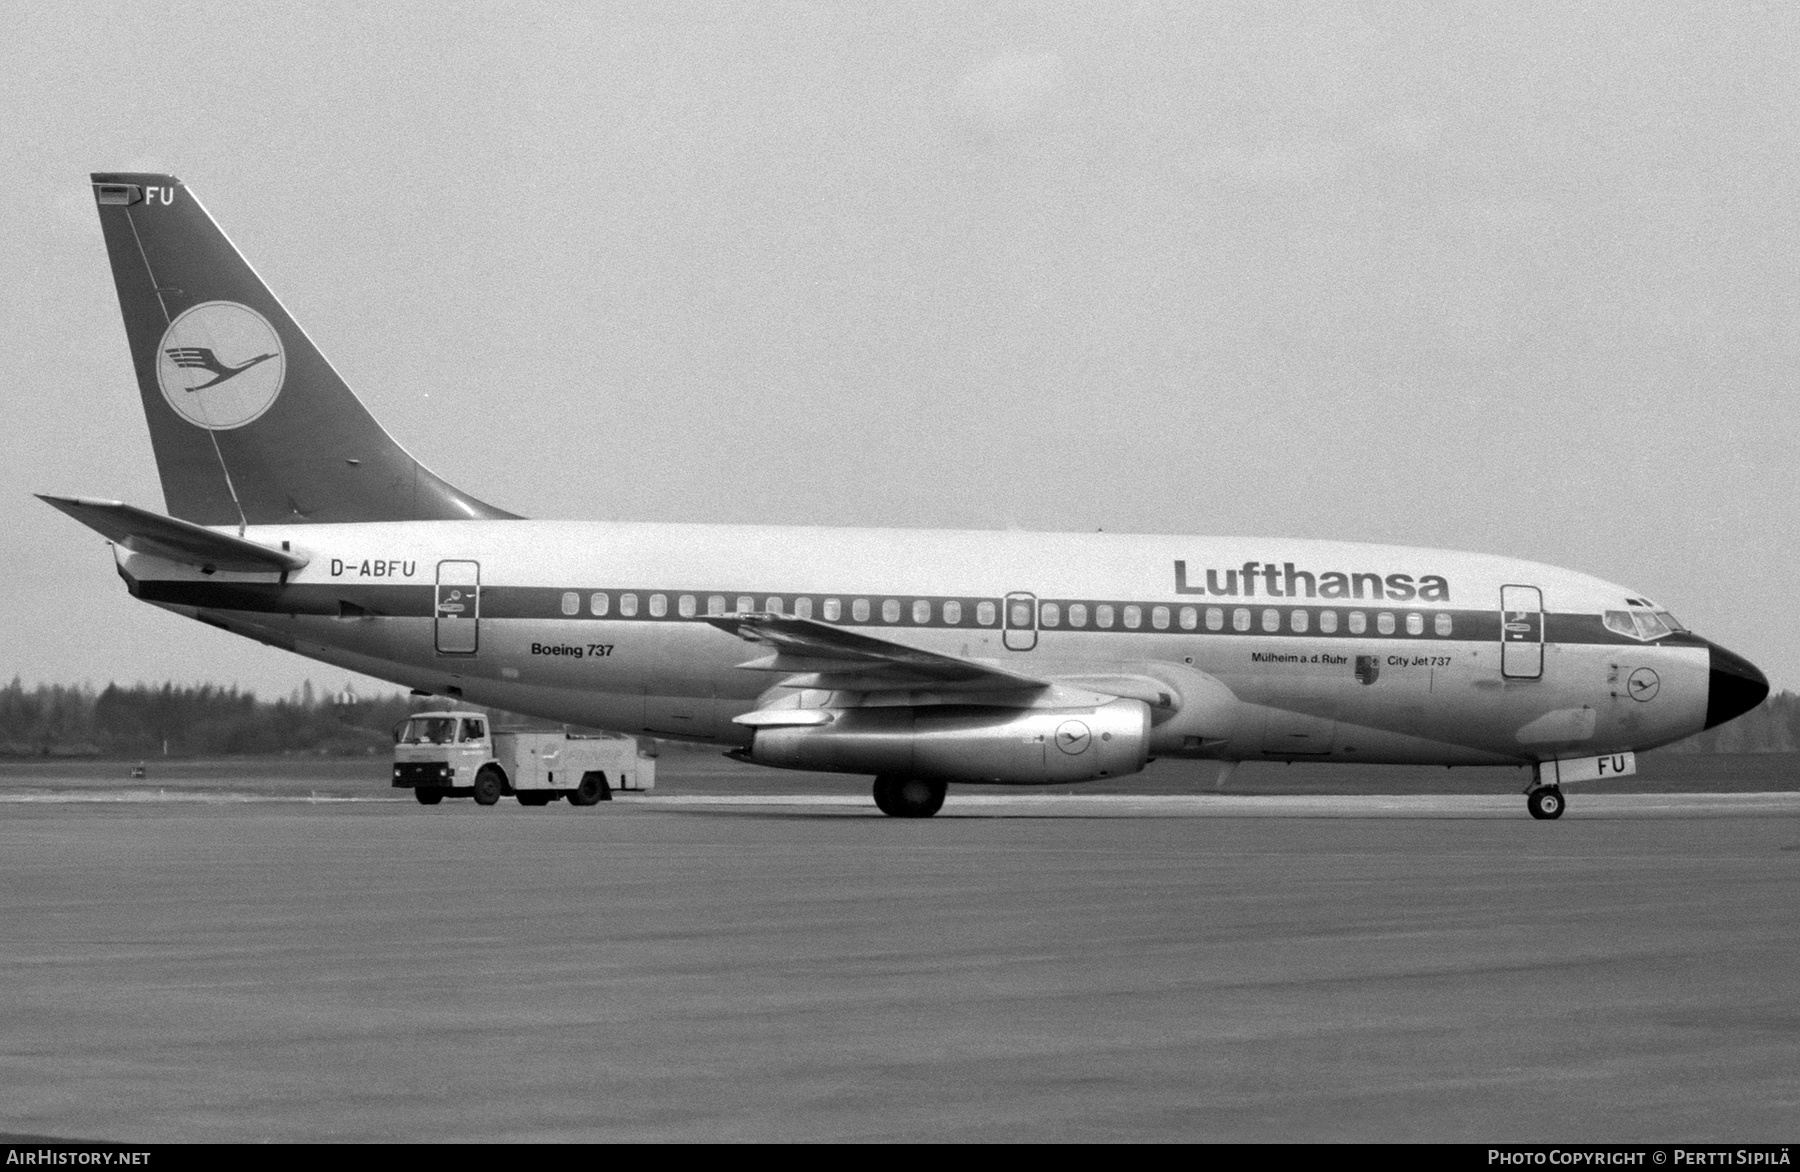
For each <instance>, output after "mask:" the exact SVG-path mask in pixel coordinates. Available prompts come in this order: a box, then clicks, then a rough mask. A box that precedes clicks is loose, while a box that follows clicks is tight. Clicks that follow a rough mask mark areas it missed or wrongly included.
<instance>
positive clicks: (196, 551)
mask: <svg viewBox="0 0 1800 1172" xmlns="http://www.w3.org/2000/svg"><path fill="white" fill-rule="evenodd" d="M37 498H38V499H39V500H41V501H43V502H44V503H45V504H47V505H49V506H50V507H51V508H54V509H60V510H62V511H63V512H65V513H67V514H68V515H69V516H71V517H73V518H75V519H76V520H77V521H80V522H81V523H82V524H83V525H86V526H87V527H88V528H89V529H92V530H93V531H94V532H96V533H98V534H100V536H102V537H104V538H106V539H107V540H108V541H111V542H112V543H113V544H115V545H120V546H123V547H124V548H126V549H128V550H130V551H131V552H133V553H142V554H149V555H151V556H152V557H159V558H167V559H168V560H169V561H172V562H180V563H181V564H182V565H185V566H194V567H197V568H198V569H200V570H201V571H202V572H204V573H208V574H210V573H213V572H214V571H216V570H226V571H229V572H232V573H238V574H259V573H261V574H279V573H285V572H287V571H289V570H298V569H299V568H300V567H302V566H304V565H305V564H306V562H307V559H306V558H305V557H304V556H303V555H301V554H297V553H293V552H290V551H288V550H284V549H273V548H271V547H269V546H266V545H258V544H257V543H256V542H254V541H245V540H244V539H243V538H241V537H232V536H230V535H229V534H225V533H215V532H213V531H212V530H211V529H206V528H203V527H202V526H199V525H195V524H194V523H193V522H191V521H179V520H176V519H175V518H174V517H165V516H163V515H161V514H160V513H152V512H150V511H148V510H147V509H140V508H138V507H136V506H135V505H128V504H124V503H122V502H120V501H97V500H89V499H87V498H85V497H74V496H47V495H45V494H44V493H38V494H37Z"/></svg>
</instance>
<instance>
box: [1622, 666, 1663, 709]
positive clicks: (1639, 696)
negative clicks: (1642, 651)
mask: <svg viewBox="0 0 1800 1172" xmlns="http://www.w3.org/2000/svg"><path fill="white" fill-rule="evenodd" d="M1661 688H1662V679H1661V678H1660V677H1659V676H1658V675H1657V674H1656V673H1655V672H1654V671H1652V670H1651V669H1650V668H1647V667H1640V668H1638V669H1637V670H1636V671H1634V672H1632V673H1631V675H1630V677H1629V678H1627V679H1626V681H1625V690H1626V691H1627V692H1629V693H1631V698H1632V699H1633V700H1640V701H1649V700H1654V699H1655V698H1656V693H1657V691H1658V690H1659V689H1661Z"/></svg>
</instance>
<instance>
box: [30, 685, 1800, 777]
mask: <svg viewBox="0 0 1800 1172" xmlns="http://www.w3.org/2000/svg"><path fill="white" fill-rule="evenodd" d="M441 703H442V701H436V700H432V699H428V698H423V697H418V696H410V695H407V694H406V693H404V692H398V691H396V692H390V693H388V694H386V695H382V696H376V697H372V698H371V697H356V696H352V695H350V694H349V693H348V692H340V693H338V694H336V695H320V694H317V693H315V692H314V690H313V686H312V684H311V683H310V682H309V683H308V684H306V685H305V687H303V688H299V689H296V690H295V692H294V693H293V695H291V696H289V697H287V698H285V699H281V700H273V701H268V700H260V699H258V698H257V696H256V693H254V692H245V691H239V690H238V689H237V688H235V687H230V688H222V687H219V686H217V685H214V684H193V685H189V686H186V687H177V686H176V685H174V684H172V683H170V684H163V685H161V686H160V687H159V686H156V685H152V684H133V685H132V686H130V687H121V686H119V685H118V684H108V685H107V686H106V687H105V688H104V689H101V690H96V689H94V688H93V687H91V686H77V687H71V686H65V685H61V684H39V685H37V686H36V687H35V688H26V687H25V685H24V684H23V683H22V682H21V681H20V680H19V678H18V677H17V676H15V677H13V681H12V683H10V684H8V685H7V686H6V687H4V688H0V756H14V757H21V756H32V757H89V756H100V757H148V756H162V755H164V754H165V753H166V754H167V755H169V756H172V757H233V756H246V755H257V754H279V753H307V754H318V755H324V756H362V755H365V754H369V753H380V752H386V751H387V747H388V745H389V744H390V733H391V730H392V729H393V726H394V725H395V723H397V722H398V721H399V720H401V719H402V718H403V717H405V716H406V715H408V714H409V713H411V712H415V711H418V710H420V709H422V708H425V707H428V706H431V705H433V704H441ZM1796 750H1800V695H1796V694H1794V693H1792V692H1779V693H1776V694H1774V695H1772V696H1770V697H1769V698H1768V699H1767V700H1765V701H1763V703H1762V705H1761V706H1760V707H1758V708H1756V709H1755V710H1753V711H1751V712H1747V713H1745V714H1744V715H1743V716H1740V717H1739V718H1738V719H1736V720H1734V721H1731V722H1730V723H1729V724H1725V725H1722V726H1720V727H1719V728H1715V729H1710V730H1708V731H1707V732H1703V733H1701V734H1700V735H1698V736H1693V737H1689V738H1687V739H1686V740H1684V741H1679V742H1677V743H1676V744H1674V745H1671V746H1670V747H1669V749H1668V750H1667V751H1668V752H1675V753H1791V752H1794V751H1796Z"/></svg>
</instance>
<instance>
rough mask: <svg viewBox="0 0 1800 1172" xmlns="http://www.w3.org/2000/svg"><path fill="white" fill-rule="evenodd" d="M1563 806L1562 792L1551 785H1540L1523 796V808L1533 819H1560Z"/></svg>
mask: <svg viewBox="0 0 1800 1172" xmlns="http://www.w3.org/2000/svg"><path fill="white" fill-rule="evenodd" d="M1564 804H1565V803H1564V802H1563V792H1562V790H1560V789H1558V788H1557V787H1556V786H1553V785H1540V786H1538V787H1537V788H1536V789H1534V790H1532V791H1531V792H1530V793H1528V794H1526V795H1525V806H1526V808H1527V809H1529V810H1530V811H1531V816H1532V817H1533V818H1539V819H1544V820H1548V819H1552V818H1561V817H1562V812H1563V806H1564Z"/></svg>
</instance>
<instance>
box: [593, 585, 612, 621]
mask: <svg viewBox="0 0 1800 1172" xmlns="http://www.w3.org/2000/svg"><path fill="white" fill-rule="evenodd" d="M609 601H611V600H610V599H608V598H607V597H606V595H604V594H602V593H600V592H599V591H595V592H594V593H593V594H590V595H588V613H589V614H591V615H593V616H594V617H596V618H598V617H599V616H601V615H603V614H605V613H606V612H607V610H608V609H609V608H608V606H607V603H608V602H609Z"/></svg>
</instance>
